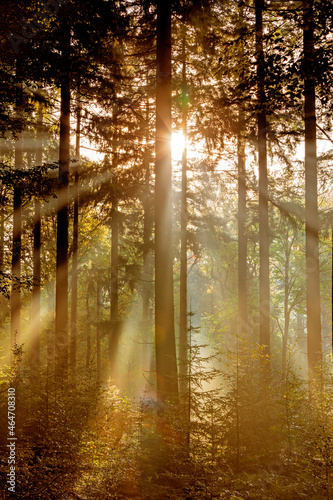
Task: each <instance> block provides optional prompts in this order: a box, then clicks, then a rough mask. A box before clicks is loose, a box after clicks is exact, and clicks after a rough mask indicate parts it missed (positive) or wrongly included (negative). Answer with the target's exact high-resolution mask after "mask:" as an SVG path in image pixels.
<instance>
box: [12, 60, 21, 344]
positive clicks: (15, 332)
mask: <svg viewBox="0 0 333 500" xmlns="http://www.w3.org/2000/svg"><path fill="white" fill-rule="evenodd" d="M18 67H19V63H17V73H18V74H19V69H18ZM22 107H23V92H22V85H21V84H20V83H18V85H17V91H16V109H17V114H18V116H20V114H21V113H22ZM15 169H17V170H22V169H23V138H22V133H21V132H20V133H19V134H18V137H17V140H16V142H15ZM13 209H14V214H13V252H12V289H11V346H12V348H13V346H14V344H19V343H20V323H21V256H22V192H21V187H20V186H19V185H16V186H14V207H13Z"/></svg>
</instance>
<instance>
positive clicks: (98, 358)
mask: <svg viewBox="0 0 333 500" xmlns="http://www.w3.org/2000/svg"><path fill="white" fill-rule="evenodd" d="M96 316H97V318H96V365H97V382H100V381H101V332H100V324H101V290H100V283H99V277H98V276H97V278H96Z"/></svg>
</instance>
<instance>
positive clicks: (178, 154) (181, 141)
mask: <svg viewBox="0 0 333 500" xmlns="http://www.w3.org/2000/svg"><path fill="white" fill-rule="evenodd" d="M184 148H185V137H184V134H183V133H182V132H173V133H172V136H171V154H172V159H173V160H175V161H180V160H181V159H182V155H183V151H184Z"/></svg>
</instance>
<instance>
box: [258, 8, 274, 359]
mask: <svg viewBox="0 0 333 500" xmlns="http://www.w3.org/2000/svg"><path fill="white" fill-rule="evenodd" d="M263 9H264V0H255V11H256V53H257V82H258V115H257V122H258V161H259V254H260V276H259V293H260V299H259V300H260V331H259V342H260V344H261V346H262V347H263V352H262V354H263V358H262V359H263V360H265V363H266V362H267V361H268V359H269V356H270V289H269V225H268V181H267V137H266V129H267V123H266V111H265V104H266V97H265V69H264V48H263V21H262V14H263Z"/></svg>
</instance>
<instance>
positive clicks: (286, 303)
mask: <svg viewBox="0 0 333 500" xmlns="http://www.w3.org/2000/svg"><path fill="white" fill-rule="evenodd" d="M288 237H289V232H288V231H287V249H286V256H285V257H286V261H285V267H284V329H283V339H282V374H283V376H284V375H285V373H286V365H287V348H288V340H289V323H290V312H289V292H290V290H289V260H290V250H289V246H288Z"/></svg>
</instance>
